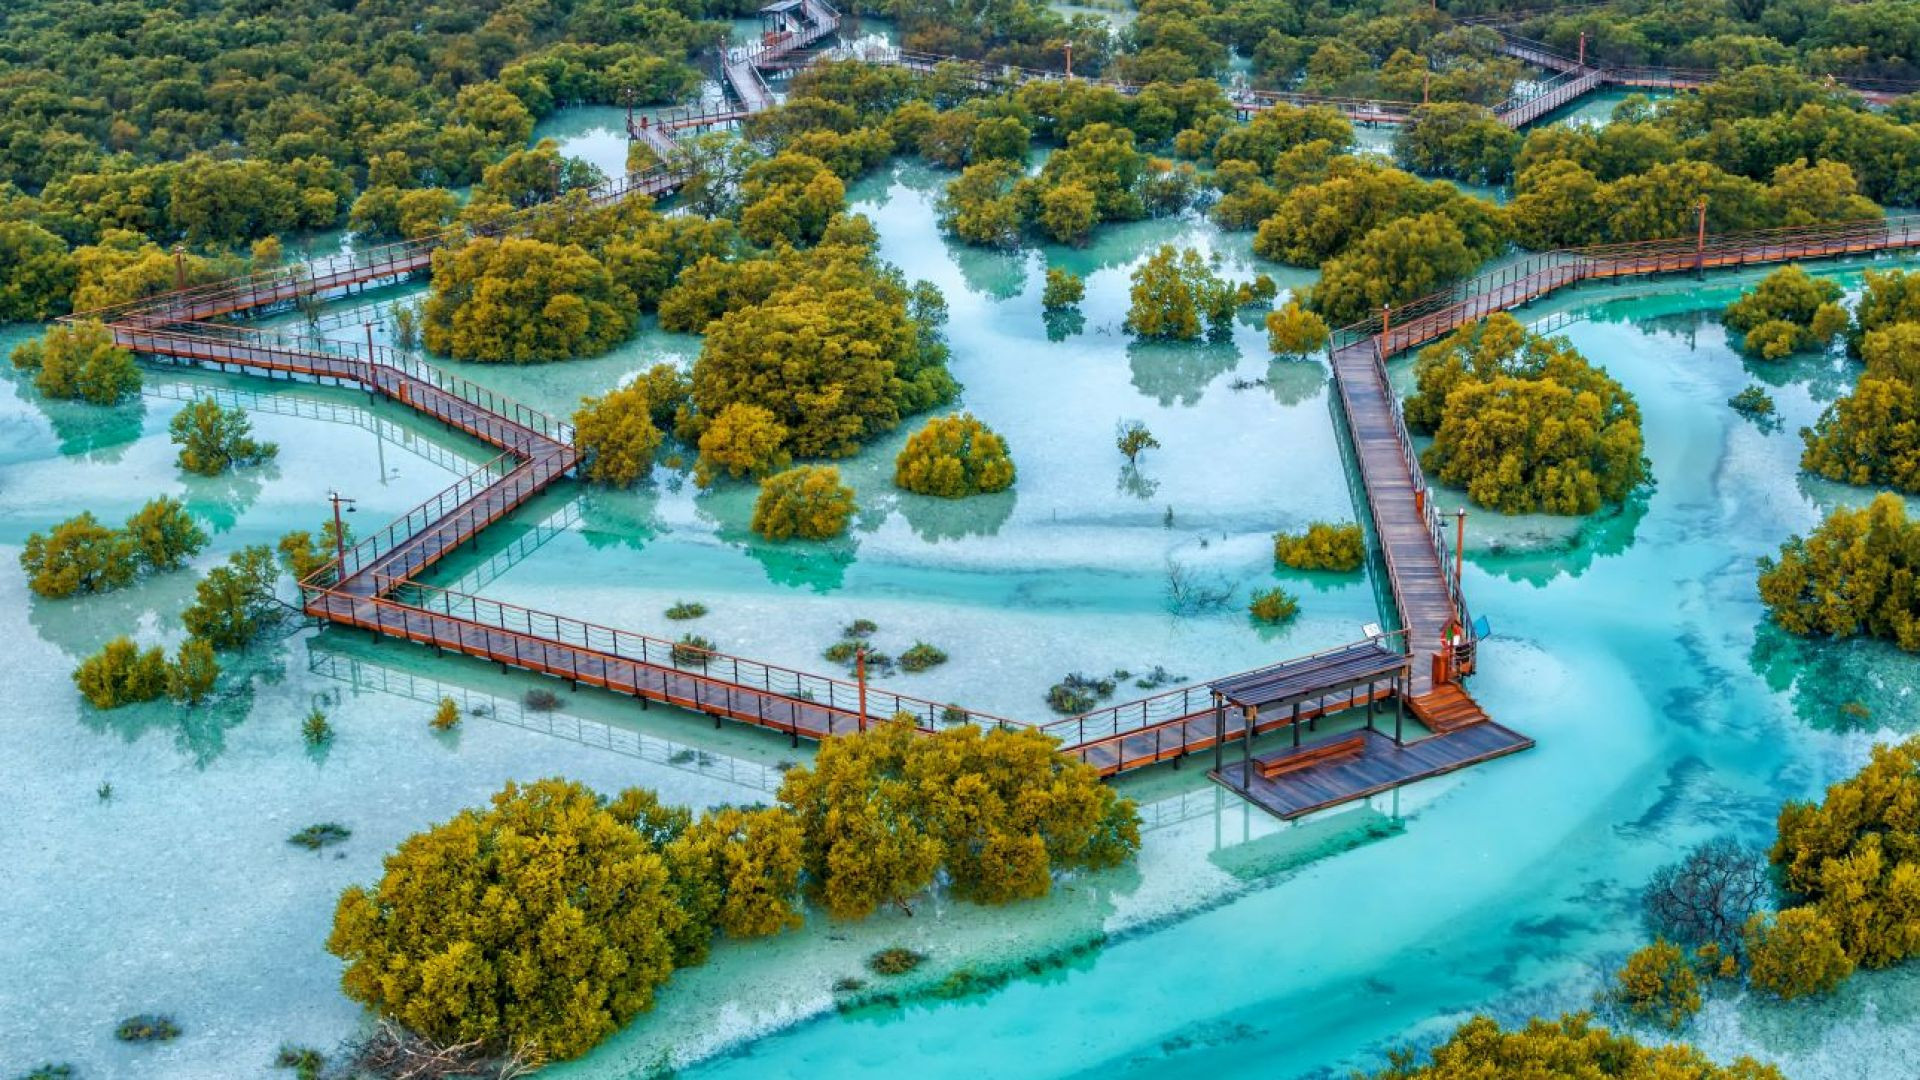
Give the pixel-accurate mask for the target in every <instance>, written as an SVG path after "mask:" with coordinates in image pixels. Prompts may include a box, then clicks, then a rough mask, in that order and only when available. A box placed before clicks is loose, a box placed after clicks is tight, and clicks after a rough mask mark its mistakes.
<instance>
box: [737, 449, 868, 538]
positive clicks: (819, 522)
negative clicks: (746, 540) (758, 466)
mask: <svg viewBox="0 0 1920 1080" xmlns="http://www.w3.org/2000/svg"><path fill="white" fill-rule="evenodd" d="M853 510H854V506H853V489H852V488H850V487H848V486H847V485H845V484H842V483H841V482H840V470H839V469H837V468H835V467H834V466H832V465H800V466H796V467H794V468H791V469H788V470H786V471H785V472H777V473H774V474H773V475H772V476H769V477H767V478H766V479H765V480H762V481H761V482H760V497H759V498H758V499H755V500H754V503H753V522H752V529H753V531H754V532H757V533H759V534H760V535H761V536H764V537H766V538H767V539H769V540H790V539H793V538H794V537H799V538H801V539H803V540H824V539H827V538H828V537H832V536H839V535H840V534H841V533H843V532H846V531H847V522H848V521H850V520H851V519H852V518H853Z"/></svg>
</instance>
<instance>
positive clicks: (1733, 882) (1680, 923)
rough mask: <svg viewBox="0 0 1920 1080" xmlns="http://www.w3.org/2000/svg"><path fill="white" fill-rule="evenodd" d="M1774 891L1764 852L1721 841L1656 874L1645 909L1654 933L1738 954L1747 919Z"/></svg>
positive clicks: (1725, 839) (1644, 900)
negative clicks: (1768, 876) (1717, 947)
mask: <svg viewBox="0 0 1920 1080" xmlns="http://www.w3.org/2000/svg"><path fill="white" fill-rule="evenodd" d="M1771 891H1772V885H1771V883H1770V882H1769V881H1768V879H1767V867H1766V859H1765V858H1764V857H1763V856H1762V855H1761V853H1760V852H1759V851H1758V850H1757V849H1755V848H1750V847H1746V846H1744V845H1742V844H1740V843H1739V842H1737V841H1735V840H1733V839H1732V838H1730V837H1721V838H1719V839H1716V840H1709V841H1707V842H1706V843H1704V844H1701V845H1700V846H1699V847H1697V848H1694V849H1693V850H1692V851H1690V852H1688V853H1687V857H1686V858H1684V859H1682V860H1680V861H1679V862H1677V863H1674V864H1672V865H1670V866H1663V867H1661V868H1660V869H1659V870H1658V871H1656V872H1655V873H1654V875H1653V879H1652V880H1651V881H1650V882H1648V883H1647V889H1646V892H1644V893H1642V894H1641V905H1642V908H1643V910H1644V912H1645V915H1646V920H1647V926H1648V928H1649V929H1651V930H1652V931H1653V932H1654V933H1655V934H1657V935H1659V936H1661V937H1664V938H1666V939H1668V940H1669V941H1674V942H1678V943H1680V944H1683V945H1687V946H1690V947H1697V946H1700V945H1705V944H1707V943H1709V942H1712V943H1714V944H1717V945H1719V946H1720V947H1721V948H1722V949H1724V950H1726V951H1728V952H1729V953H1732V954H1733V955H1736V956H1737V955H1739V954H1740V946H1741V929H1742V928H1743V927H1744V926H1746V923H1747V917H1748V916H1750V915H1752V914H1753V913H1754V912H1756V911H1758V910H1760V909H1761V908H1762V907H1764V906H1766V902H1767V899H1768V895H1769V894H1770V893H1771Z"/></svg>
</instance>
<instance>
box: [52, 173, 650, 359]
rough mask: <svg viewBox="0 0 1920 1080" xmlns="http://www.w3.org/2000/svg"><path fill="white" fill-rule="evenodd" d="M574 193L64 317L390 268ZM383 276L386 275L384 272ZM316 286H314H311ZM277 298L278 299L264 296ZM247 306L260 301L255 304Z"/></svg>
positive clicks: (615, 182) (523, 218) (626, 180)
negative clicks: (434, 229) (438, 228)
mask: <svg viewBox="0 0 1920 1080" xmlns="http://www.w3.org/2000/svg"><path fill="white" fill-rule="evenodd" d="M675 177H676V172H675V170H674V169H673V168H672V167H671V166H670V165H667V164H664V163H663V164H661V165H656V166H654V167H652V168H650V169H644V170H641V171H640V172H636V173H627V174H624V175H622V176H617V177H610V178H608V179H607V180H605V181H602V182H601V183H599V184H596V185H593V186H592V187H588V188H578V189H575V190H578V191H583V192H585V193H586V197H587V199H588V200H589V201H591V202H606V201H612V200H616V199H620V198H624V197H625V196H627V195H629V194H632V193H633V192H635V191H640V190H643V189H649V188H652V187H653V186H655V185H656V184H659V183H663V182H669V181H671V180H673V179H674V178H675ZM569 194H572V192H562V193H560V194H559V195H557V196H555V197H554V198H552V199H548V200H545V201H542V202H540V203H538V204H536V205H534V206H529V207H524V208H522V209H519V210H513V211H509V212H508V213H506V214H503V215H501V216H499V217H496V218H490V219H488V220H486V221H482V222H473V223H463V224H458V225H454V226H451V227H449V228H447V229H444V230H442V231H440V232H438V233H435V234H433V235H432V236H426V237H418V238H415V239H412V240H396V241H392V242H390V243H386V244H381V245H377V246H375V247H371V248H364V249H357V250H354V251H348V252H338V253H335V254H331V255H326V256H322V257H321V258H319V259H312V260H308V261H306V262H300V263H293V264H290V265H288V266H284V267H276V268H273V269H271V270H259V271H253V272H250V273H248V274H245V275H241V276H240V277H238V278H223V279H221V280H219V281H213V282H207V283H205V284H202V285H192V286H188V287H187V288H184V289H173V290H169V291H167V292H162V293H156V294H154V295H152V296H146V297H139V298H136V299H133V300H127V301H123V302H121V303H118V304H110V305H105V306H102V307H98V308H91V309H88V310H86V311H78V312H74V313H73V314H71V315H68V316H66V317H65V318H66V319H67V320H79V319H97V320H99V321H102V322H113V321H119V319H120V318H121V317H123V316H136V317H137V316H140V315H144V314H148V313H152V312H158V311H163V310H164V309H166V308H169V307H181V306H189V307H190V306H196V305H199V304H203V303H204V302H206V301H208V300H212V299H219V298H222V297H230V296H240V295H247V294H256V295H257V294H259V293H261V292H263V291H268V290H273V291H279V290H281V289H285V288H292V289H294V290H295V291H296V293H298V290H299V289H300V287H301V286H302V285H307V286H308V287H309V288H310V289H311V283H312V282H314V281H316V280H319V279H323V278H327V277H333V276H338V275H340V274H343V273H348V272H352V271H364V270H371V269H378V268H382V267H392V266H395V265H398V264H403V263H413V262H417V261H418V260H419V259H420V258H422V257H430V256H431V254H432V252H433V251H435V250H437V249H439V248H441V247H444V246H446V245H448V244H450V243H457V242H459V241H463V240H466V239H469V238H473V237H478V236H496V235H499V234H501V233H503V232H506V231H508V230H510V229H513V228H517V227H519V226H521V225H523V224H526V223H528V222H531V221H533V220H536V219H537V218H538V217H539V216H540V215H541V214H544V213H548V212H551V210H552V209H553V208H554V206H555V205H556V204H557V203H558V201H559V200H560V199H561V198H562V197H564V196H565V195H569ZM382 276H384V275H382ZM313 291H318V290H313ZM268 302H278V301H268ZM249 306H261V305H259V304H254V305H249Z"/></svg>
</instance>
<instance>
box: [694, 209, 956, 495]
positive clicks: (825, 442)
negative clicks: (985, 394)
mask: <svg viewBox="0 0 1920 1080" xmlns="http://www.w3.org/2000/svg"><path fill="white" fill-rule="evenodd" d="M914 297H915V294H914V293H913V292H912V291H910V290H908V289H906V288H905V287H903V286H902V285H901V284H900V283H899V281H898V280H896V279H894V278H892V277H891V276H889V275H888V274H886V273H884V272H883V271H882V270H881V269H880V268H879V267H878V266H877V265H876V264H875V263H874V262H873V261H872V259H871V256H870V253H869V252H867V251H866V250H865V249H864V248H848V247H845V246H840V245H833V244H829V243H825V242H823V243H822V245H821V246H820V247H817V248H813V249H811V250H809V251H806V252H794V251H791V250H788V251H786V252H784V253H783V254H780V255H777V256H774V257H770V258H765V259H753V260H747V261H744V262H739V263H725V264H723V263H719V262H716V261H713V260H704V261H702V262H701V263H699V264H698V265H696V266H695V267H694V268H693V269H691V270H689V271H688V272H687V273H686V274H684V275H682V276H681V278H680V279H679V280H678V281H677V282H676V284H675V285H674V288H673V290H672V291H671V292H670V293H669V294H668V295H667V296H666V297H665V298H663V299H662V301H661V305H660V317H661V322H662V325H663V326H664V325H667V324H668V323H669V321H671V322H672V323H673V324H674V325H676V326H681V327H683V328H686V329H695V330H698V329H701V328H703V327H704V332H705V338H706V340H705V341H704V342H703V344H702V345H701V349H700V357H699V359H698V360H696V361H695V363H694V367H693V403H694V409H693V413H692V415H691V417H690V422H689V423H688V424H686V425H683V426H682V428H681V434H682V435H683V436H687V437H690V438H697V437H698V436H699V435H700V434H701V433H702V431H703V430H704V428H705V427H706V426H707V425H708V424H710V423H712V422H713V421H714V419H715V418H717V417H718V416H719V415H720V414H721V413H722V412H723V411H725V409H726V407H727V406H728V405H731V404H734V403H736V402H739V403H744V404H748V405H757V406H759V407H761V408H764V409H766V410H768V411H769V412H771V413H773V416H774V419H775V420H777V421H778V422H779V423H780V424H781V425H782V426H783V427H785V428H786V430H787V442H786V445H785V447H784V448H783V449H785V450H786V451H787V452H788V453H789V454H791V455H792V456H794V457H846V456H847V455H849V454H852V453H853V452H855V451H856V450H858V449H859V448H860V446H861V444H862V443H863V442H865V441H866V440H867V439H869V438H871V437H872V436H874V435H877V434H879V433H881V432H885V431H891V430H892V429H893V428H894V427H896V426H898V425H899V423H900V418H901V417H902V416H904V415H907V414H909V413H913V412H918V411H921V410H923V409H927V408H930V407H932V406H933V405H936V404H938V403H940V402H942V401H945V400H948V399H949V398H951V397H952V396H953V394H954V392H955V391H956V390H957V387H956V386H955V384H954V382H953V379H952V376H950V375H949V374H948V373H947V370H946V367H945V362H946V349H945V346H944V345H943V344H942V343H941V341H940V336H939V327H938V325H937V324H935V322H934V318H935V316H934V314H933V313H930V312H928V313H924V314H925V315H926V317H925V318H922V317H921V315H922V314H923V312H922V311H921V310H920V309H921V305H919V304H918V303H917V302H914ZM910 302H911V303H913V310H911V311H910V307H909V305H910Z"/></svg>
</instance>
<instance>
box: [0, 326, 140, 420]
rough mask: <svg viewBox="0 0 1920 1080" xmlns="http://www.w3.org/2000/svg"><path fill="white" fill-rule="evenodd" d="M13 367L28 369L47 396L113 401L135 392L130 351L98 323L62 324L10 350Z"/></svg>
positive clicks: (135, 370)
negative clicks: (11, 351)
mask: <svg viewBox="0 0 1920 1080" xmlns="http://www.w3.org/2000/svg"><path fill="white" fill-rule="evenodd" d="M13 366H14V367H16V368H19V369H20V370H21V371H31V372H33V385H34V387H35V388H36V389H38V390H39V391H40V392H41V393H43V394H45V395H47V396H48V397H50V398H71V399H73V400H75V401H85V402H88V403H90V404H94V405H117V404H119V403H120V401H121V400H123V399H124V398H126V397H127V396H129V395H131V394H136V393H138V392H139V391H140V368H139V367H138V366H137V365H135V364H134V362H133V354H132V353H130V352H128V351H127V350H125V349H122V348H120V347H119V346H117V345H115V344H114V343H113V334H112V333H111V332H109V331H108V330H107V328H106V327H105V326H102V325H101V324H100V323H97V322H77V323H70V324H61V325H59V326H54V327H52V328H50V329H49V330H48V331H47V333H46V335H45V336H44V337H40V338H35V339H34V340H32V341H27V342H23V343H21V344H20V345H19V346H18V347H16V348H15V349H14V350H13Z"/></svg>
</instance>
